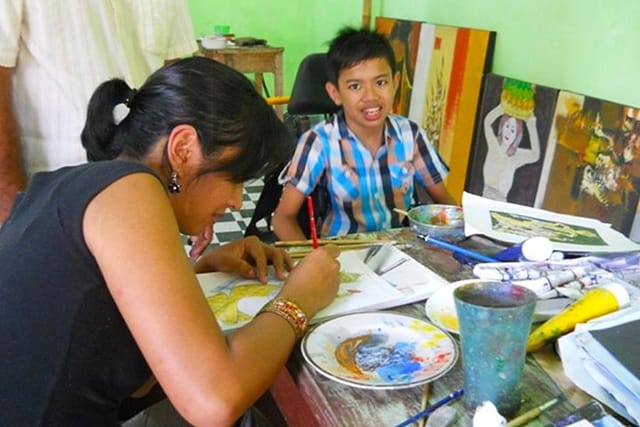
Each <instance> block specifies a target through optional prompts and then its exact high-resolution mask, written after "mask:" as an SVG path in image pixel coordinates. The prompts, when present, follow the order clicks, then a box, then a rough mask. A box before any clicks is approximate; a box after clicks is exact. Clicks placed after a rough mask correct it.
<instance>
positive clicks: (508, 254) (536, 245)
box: [493, 236, 553, 261]
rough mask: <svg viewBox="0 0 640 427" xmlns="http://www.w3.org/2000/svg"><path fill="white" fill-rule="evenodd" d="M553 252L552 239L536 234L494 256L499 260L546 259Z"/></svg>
mask: <svg viewBox="0 0 640 427" xmlns="http://www.w3.org/2000/svg"><path fill="white" fill-rule="evenodd" d="M552 253H553V245H552V243H551V240H549V239H548V238H547V237H544V236H535V237H530V238H528V239H525V240H523V241H522V242H520V243H517V244H515V245H513V246H510V247H508V248H506V249H504V250H502V251H500V252H498V253H497V254H495V255H493V258H495V259H497V260H498V261H545V260H547V259H549V258H550V257H551V255H552Z"/></svg>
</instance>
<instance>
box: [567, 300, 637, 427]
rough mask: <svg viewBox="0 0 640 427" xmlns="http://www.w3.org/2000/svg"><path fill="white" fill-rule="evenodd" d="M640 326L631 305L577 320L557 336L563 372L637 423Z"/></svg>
mask: <svg viewBox="0 0 640 427" xmlns="http://www.w3.org/2000/svg"><path fill="white" fill-rule="evenodd" d="M639 326H640V310H638V306H637V305H634V306H631V307H629V308H627V309H624V310H621V311H617V312H615V313H612V314H609V315H606V316H602V317H599V318H597V319H594V320H592V321H590V322H587V323H584V324H579V325H577V326H576V330H575V331H574V332H572V333H570V334H568V335H565V336H563V337H561V338H560V339H559V340H558V349H559V353H560V358H561V360H562V366H563V368H564V372H565V375H566V376H567V377H568V378H569V379H570V380H571V381H573V383H574V384H575V385H576V386H578V387H579V388H581V389H582V390H584V391H585V392H587V393H589V394H590V395H591V396H593V397H594V398H596V399H598V400H599V401H601V402H602V403H604V404H605V405H607V406H608V407H609V408H611V409H612V410H614V411H616V412H617V413H618V414H619V415H621V416H622V417H624V418H626V419H627V420H629V421H630V422H632V423H633V424H635V425H638V424H640V377H639V376H638V363H637V354H638V351H639V350H640V349H639V348H638V340H637V333H638V327H639Z"/></svg>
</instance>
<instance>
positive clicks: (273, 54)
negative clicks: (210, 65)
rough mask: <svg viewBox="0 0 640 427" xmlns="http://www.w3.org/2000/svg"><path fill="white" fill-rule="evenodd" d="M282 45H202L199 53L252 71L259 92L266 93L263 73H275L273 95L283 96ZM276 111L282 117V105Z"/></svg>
mask: <svg viewBox="0 0 640 427" xmlns="http://www.w3.org/2000/svg"><path fill="white" fill-rule="evenodd" d="M283 52H284V48H282V47H270V46H250V47H235V46H233V47H227V48H224V49H205V48H203V47H202V46H200V50H199V52H198V54H199V55H202V56H206V57H207V58H211V59H215V60H216V61H219V62H222V63H224V64H227V65H228V66H230V67H233V68H235V69H236V70H238V71H240V72H242V73H252V74H253V75H254V81H255V85H256V88H257V89H258V92H260V93H266V92H265V87H264V84H263V74H264V73H273V76H274V83H275V93H273V94H270V95H271V96H283V90H284V89H283V74H282V53H283ZM275 108H276V111H277V112H278V115H279V116H280V117H281V118H282V113H283V110H282V106H281V105H277V106H276V107H275Z"/></svg>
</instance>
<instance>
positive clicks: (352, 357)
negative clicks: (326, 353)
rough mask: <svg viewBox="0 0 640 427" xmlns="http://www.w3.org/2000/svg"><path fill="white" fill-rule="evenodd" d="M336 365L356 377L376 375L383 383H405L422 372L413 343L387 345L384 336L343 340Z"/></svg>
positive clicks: (362, 336)
mask: <svg viewBox="0 0 640 427" xmlns="http://www.w3.org/2000/svg"><path fill="white" fill-rule="evenodd" d="M335 357H336V360H337V361H338V363H339V364H340V365H341V366H342V367H343V368H345V369H347V370H348V371H349V372H351V373H353V374H355V375H357V376H359V377H369V376H371V375H374V374H375V375H377V376H379V377H380V378H381V379H382V380H384V381H391V382H396V381H405V380H407V379H410V378H411V377H412V376H413V374H414V373H415V372H418V371H420V370H421V369H422V362H423V361H422V360H421V359H420V358H418V357H416V355H415V343H408V342H403V341H398V342H395V343H389V338H388V337H387V336H386V335H384V334H373V333H370V334H365V335H360V336H357V337H353V338H348V339H346V340H344V341H342V342H341V343H340V344H339V345H338V346H337V347H336V350H335Z"/></svg>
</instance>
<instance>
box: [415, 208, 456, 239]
mask: <svg viewBox="0 0 640 427" xmlns="http://www.w3.org/2000/svg"><path fill="white" fill-rule="evenodd" d="M408 214H409V224H410V226H411V229H412V230H413V232H414V233H416V234H420V235H423V236H430V237H434V238H436V239H442V240H447V241H450V242H455V241H458V240H461V239H463V238H464V216H463V214H462V208H461V207H460V206H456V205H438V204H435V205H420V206H416V207H414V208H411V209H410V210H409V212H408Z"/></svg>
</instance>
